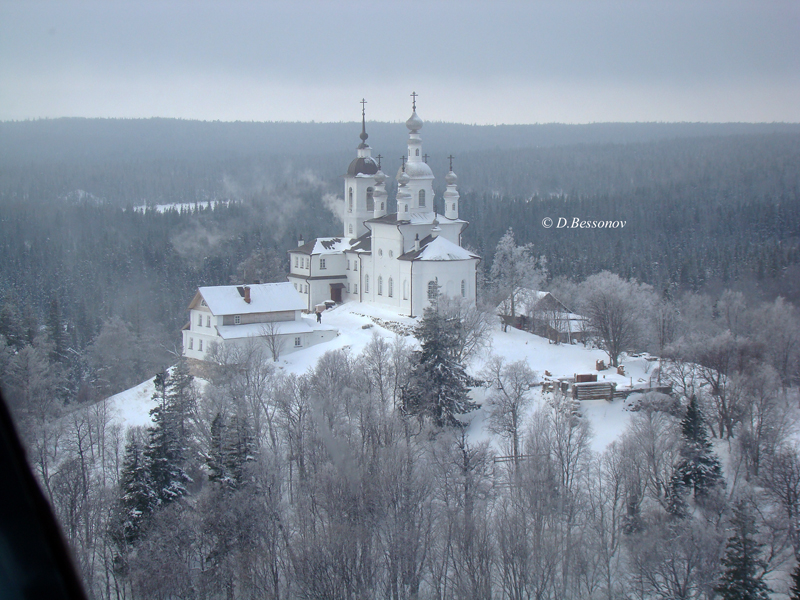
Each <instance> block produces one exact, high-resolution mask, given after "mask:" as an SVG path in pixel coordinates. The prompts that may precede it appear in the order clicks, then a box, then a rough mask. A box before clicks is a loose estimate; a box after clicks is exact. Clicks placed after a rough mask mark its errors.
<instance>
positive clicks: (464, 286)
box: [461, 279, 467, 298]
mask: <svg viewBox="0 0 800 600" xmlns="http://www.w3.org/2000/svg"><path fill="white" fill-rule="evenodd" d="M461 297H462V298H466V297H467V282H466V281H465V280H464V279H462V280H461Z"/></svg>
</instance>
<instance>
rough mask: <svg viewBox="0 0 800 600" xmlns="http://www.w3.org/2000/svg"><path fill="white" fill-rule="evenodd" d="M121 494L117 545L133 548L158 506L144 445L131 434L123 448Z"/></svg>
mask: <svg viewBox="0 0 800 600" xmlns="http://www.w3.org/2000/svg"><path fill="white" fill-rule="evenodd" d="M120 494H121V495H120V500H119V517H118V520H119V524H118V525H119V530H118V532H117V535H118V536H119V539H118V540H117V542H118V543H121V542H123V541H124V542H126V543H127V544H132V543H134V542H135V541H136V540H137V539H138V538H139V535H140V534H141V531H142V528H143V526H144V523H145V522H146V520H147V518H148V517H149V516H150V515H151V514H152V512H153V510H155V507H156V504H157V502H158V498H157V497H156V494H155V491H154V490H153V484H152V480H151V479H150V467H149V465H148V462H147V459H146V457H145V447H144V444H143V443H142V441H141V440H140V439H139V437H138V436H136V434H135V433H134V432H133V431H131V432H130V434H129V436H128V442H127V444H126V446H125V457H124V459H123V463H122V472H121V474H120Z"/></svg>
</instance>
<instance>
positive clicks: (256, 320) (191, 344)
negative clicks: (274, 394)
mask: <svg viewBox="0 0 800 600" xmlns="http://www.w3.org/2000/svg"><path fill="white" fill-rule="evenodd" d="M305 308H306V304H305V301H304V300H303V298H302V297H301V295H300V294H299V292H298V291H297V290H295V288H294V286H293V285H292V284H291V283H262V284H256V285H242V286H236V285H221V286H213V287H200V288H198V289H197V293H196V294H195V296H194V298H193V299H192V301H191V303H190V304H189V322H188V323H187V324H186V325H185V326H184V327H183V330H182V334H183V352H184V355H185V356H187V357H188V358H195V359H198V360H206V359H207V357H208V353H209V350H210V349H211V346H212V345H213V344H218V345H222V346H225V347H228V348H231V347H233V346H236V345H243V344H245V343H250V342H253V341H256V342H258V343H263V344H268V338H269V339H271V340H274V342H276V343H277V344H278V345H279V347H280V351H281V354H287V353H289V352H294V351H295V350H300V349H303V348H308V347H309V346H313V345H314V344H318V343H320V342H324V341H327V340H330V339H333V338H334V337H336V334H337V332H336V330H335V329H331V328H328V327H324V326H321V325H318V324H317V323H316V322H315V321H314V320H313V319H312V318H310V317H303V314H302V313H303V310H304V309H305Z"/></svg>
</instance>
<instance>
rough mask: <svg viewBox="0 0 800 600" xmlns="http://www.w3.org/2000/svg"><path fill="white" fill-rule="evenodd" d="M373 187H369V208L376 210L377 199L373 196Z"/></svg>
mask: <svg viewBox="0 0 800 600" xmlns="http://www.w3.org/2000/svg"><path fill="white" fill-rule="evenodd" d="M373 191H374V190H373V189H372V188H371V187H368V188H367V210H375V199H374V198H373Z"/></svg>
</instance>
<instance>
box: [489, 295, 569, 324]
mask: <svg viewBox="0 0 800 600" xmlns="http://www.w3.org/2000/svg"><path fill="white" fill-rule="evenodd" d="M548 296H549V297H550V299H551V302H552V305H553V306H550V307H546V306H539V302H541V301H542V300H544V299H545V298H547V297H548ZM509 305H510V299H509V298H506V299H505V300H503V301H502V302H501V303H500V304H498V305H497V312H498V313H499V314H506V313H507V312H508V309H509ZM554 307H555V308H556V312H559V313H560V314H561V315H563V316H562V317H561V318H568V319H570V320H575V321H580V320H584V317H583V316H581V315H577V314H575V313H572V312H570V311H569V309H568V308H567V307H566V306H565V305H564V303H563V302H561V301H560V300H559V299H558V298H556V297H555V296H553V294H551V293H550V292H543V291H541V290H531V289H522V290H520V291H519V292H518V293H517V296H516V304H515V312H516V313H517V314H520V315H525V314H529V313H533V312H534V311H536V310H541V309H545V310H552V309H553V308H554Z"/></svg>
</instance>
